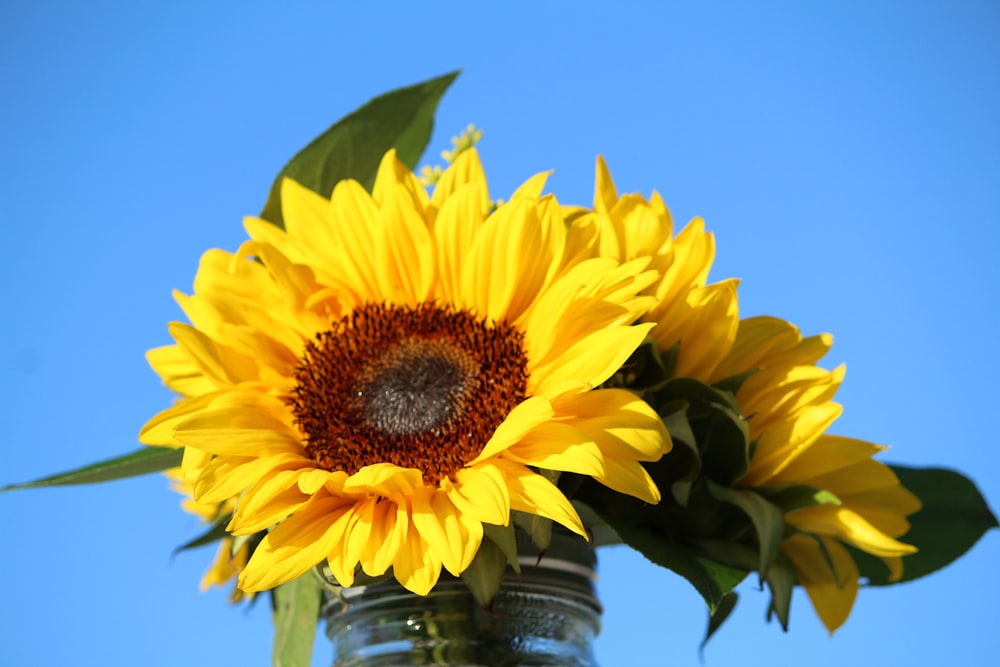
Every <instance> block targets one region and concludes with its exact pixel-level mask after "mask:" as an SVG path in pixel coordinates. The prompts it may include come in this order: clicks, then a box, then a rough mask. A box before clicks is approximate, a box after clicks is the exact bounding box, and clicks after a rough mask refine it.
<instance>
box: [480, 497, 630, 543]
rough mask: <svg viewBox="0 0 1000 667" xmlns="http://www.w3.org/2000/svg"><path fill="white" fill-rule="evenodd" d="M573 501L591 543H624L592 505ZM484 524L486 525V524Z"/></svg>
mask: <svg viewBox="0 0 1000 667" xmlns="http://www.w3.org/2000/svg"><path fill="white" fill-rule="evenodd" d="M571 502H572V503H573V509H575V510H576V513H577V514H578V515H579V516H580V521H582V522H583V527H584V528H586V529H587V535H588V536H589V537H590V543H591V544H592V545H593V546H594V548H597V547H606V546H610V545H613V544H621V543H622V538H620V537H619V536H618V533H616V532H615V529H614V528H612V527H611V526H610V525H608V523H607V522H606V521H605V520H604V519H603V518H601V516H600V515H598V514H597V512H595V511H594V510H592V509H590V505H588V504H586V503H583V502H580V501H578V500H572V501H571ZM483 525H484V526H485V525H486V524H483Z"/></svg>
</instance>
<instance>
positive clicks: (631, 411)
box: [553, 389, 672, 461]
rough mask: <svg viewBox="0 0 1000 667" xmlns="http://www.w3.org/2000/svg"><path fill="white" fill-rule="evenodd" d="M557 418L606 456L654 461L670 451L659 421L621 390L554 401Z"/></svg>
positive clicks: (667, 437) (643, 402)
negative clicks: (582, 434)
mask: <svg viewBox="0 0 1000 667" xmlns="http://www.w3.org/2000/svg"><path fill="white" fill-rule="evenodd" d="M553 407H554V408H555V410H556V414H557V418H558V419H560V420H567V421H568V422H569V423H571V424H572V425H573V426H574V427H576V428H578V429H580V430H581V431H583V432H584V433H586V434H587V435H588V436H589V437H590V438H591V439H592V440H593V442H595V443H596V444H597V446H598V447H599V448H600V449H601V452H603V453H604V454H605V455H607V456H611V457H613V458H617V459H635V460H637V461H657V460H659V459H660V457H661V456H663V455H664V454H666V453H667V452H668V451H670V448H671V446H672V444H671V441H670V434H669V433H667V429H666V427H665V426H664V425H663V420H662V419H661V418H660V416H659V415H658V414H657V413H656V411H655V410H653V408H651V407H650V406H649V404H648V403H646V402H645V401H644V400H642V399H641V398H639V397H638V396H636V395H635V394H633V393H632V392H630V391H627V390H624V389H597V390H595V391H588V392H584V393H580V394H575V395H568V396H565V397H562V398H560V399H559V400H557V401H556V402H555V403H554V404H553Z"/></svg>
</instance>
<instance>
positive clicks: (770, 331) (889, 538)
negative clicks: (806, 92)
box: [568, 158, 920, 632]
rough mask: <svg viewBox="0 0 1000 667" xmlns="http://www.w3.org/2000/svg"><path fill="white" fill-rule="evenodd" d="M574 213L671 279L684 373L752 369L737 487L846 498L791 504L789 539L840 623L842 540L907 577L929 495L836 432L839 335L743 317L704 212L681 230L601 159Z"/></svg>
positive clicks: (662, 311)
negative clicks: (744, 460) (590, 200)
mask: <svg viewBox="0 0 1000 667" xmlns="http://www.w3.org/2000/svg"><path fill="white" fill-rule="evenodd" d="M568 220H569V221H570V224H571V227H572V226H581V227H586V228H594V231H592V232H590V233H589V235H588V234H582V236H581V238H582V239H583V240H582V241H579V242H577V245H578V246H581V247H585V248H587V249H588V250H589V251H590V252H591V253H592V254H596V255H598V256H602V257H612V258H618V259H623V260H624V259H632V258H636V257H642V256H652V257H653V261H652V264H651V266H652V267H653V268H655V269H657V270H658V271H659V272H660V273H661V276H662V277H661V279H660V281H659V282H658V283H655V284H654V285H653V286H652V287H651V288H649V290H647V292H649V293H653V294H654V295H655V297H656V299H657V304H656V305H655V306H654V307H653V308H651V309H650V311H649V312H648V313H646V314H645V315H643V317H642V319H643V320H644V321H649V322H655V323H657V327H656V328H655V329H654V330H653V332H652V333H651V336H652V337H653V339H654V340H655V342H656V344H657V347H658V348H659V349H660V350H661V351H667V350H670V349H672V348H675V346H677V355H678V356H677V365H676V367H675V369H674V375H676V376H688V377H693V378H696V379H698V380H701V381H703V382H706V383H710V384H711V383H716V382H719V381H721V380H724V379H726V378H730V377H733V376H738V375H741V374H744V373H747V372H748V371H753V373H752V374H751V375H750V376H749V377H748V378H747V379H746V380H745V381H744V382H743V384H742V385H741V387H740V389H739V391H738V392H737V393H736V401H737V404H738V405H739V407H740V411H741V413H742V414H743V415H745V416H746V418H747V420H748V425H749V429H750V438H751V441H752V442H755V449H754V451H753V455H752V457H751V460H750V469H749V471H748V472H747V474H746V475H745V476H744V477H743V478H742V479H740V480H739V481H738V482H737V486H741V487H744V488H757V489H766V488H767V487H778V486H782V485H807V486H812V487H815V488H817V489H821V490H825V491H828V492H830V493H831V494H833V496H835V497H836V503H839V504H834V503H831V504H821V505H816V506H813V507H806V508H801V509H796V510H794V511H791V512H789V513H787V514H786V516H785V520H786V522H787V523H788V524H790V525H791V526H793V527H794V528H796V529H798V531H800V532H796V533H795V534H793V535H792V536H791V537H789V538H788V539H786V540H785V541H784V542H783V543H782V545H781V550H782V552H783V553H784V554H785V556H787V557H788V559H789V560H790V561H791V563H792V565H793V567H794V568H795V570H796V574H797V576H798V580H799V582H800V583H801V584H802V585H803V586H804V587H805V589H806V591H807V593H808V595H809V597H810V599H811V601H812V603H813V606H814V607H815V609H816V611H817V614H818V615H819V616H820V618H821V620H822V621H823V623H824V624H825V625H826V627H827V628H828V629H829V630H830V631H831V632H833V631H834V630H835V629H836V628H838V627H839V626H840V625H841V624H842V623H843V622H844V621H845V620H846V618H847V615H848V613H849V612H850V609H851V606H852V605H853V602H854V599H855V596H856V595H857V590H858V578H859V575H858V570H857V567H856V565H855V563H854V561H853V559H852V558H851V556H850V554H849V552H848V551H847V550H846V549H845V548H844V546H843V545H842V543H844V544H849V545H851V546H854V547H856V548H858V549H861V550H863V551H866V552H868V553H871V554H873V555H876V556H879V557H881V558H883V559H884V560H885V562H886V564H887V565H888V566H889V567H890V569H891V571H892V572H893V574H894V575H895V576H896V577H898V576H901V574H902V564H901V562H900V557H901V556H903V555H905V554H908V553H913V552H914V551H916V549H915V548H914V547H912V546H909V545H906V544H903V543H901V542H899V541H897V540H895V539H893V538H896V537H900V536H902V535H903V534H905V533H906V531H907V530H908V529H909V523H908V522H907V521H906V516H908V515H909V514H912V513H913V512H915V511H917V510H918V509H919V508H920V503H919V501H918V500H917V498H916V497H915V496H914V495H913V494H911V493H910V492H908V491H907V490H906V489H904V488H903V487H902V486H901V485H900V484H899V480H898V479H897V478H896V476H895V474H894V473H893V472H892V471H891V470H890V469H889V468H888V467H886V466H885V465H883V464H881V463H879V462H877V461H875V460H873V459H872V456H873V455H875V454H877V453H878V452H879V451H882V450H883V449H884V447H879V446H877V445H873V444H871V443H868V442H863V441H860V440H853V439H850V438H843V437H839V436H833V435H826V434H825V432H826V430H827V429H828V428H829V427H830V426H831V425H832V424H833V422H834V420H836V418H837V417H838V416H839V415H840V412H841V407H840V406H839V405H837V404H836V403H833V402H832V398H833V396H834V394H835V393H836V391H837V389H838V387H839V386H840V383H841V381H842V380H843V376H844V369H843V367H840V368H837V369H835V370H833V371H828V370H825V369H822V368H819V367H818V366H816V362H817V361H819V359H820V358H822V357H823V356H824V355H825V354H826V352H827V351H828V350H829V349H830V346H831V344H832V338H831V337H830V336H829V335H821V336H814V337H810V338H802V336H801V334H800V333H799V331H798V329H796V328H795V327H794V326H793V325H791V324H789V323H788V322H785V321H783V320H780V319H777V318H770V317H753V318H747V319H744V320H739V315H738V309H737V301H736V286H737V283H736V281H734V280H728V281H722V282H719V283H714V284H711V285H706V284H705V280H706V278H707V275H708V271H709V268H710V266H711V263H712V260H713V259H714V244H713V241H712V237H711V235H710V234H708V233H706V232H705V231H704V226H703V223H702V222H701V220H698V219H696V220H694V221H693V222H692V223H691V224H689V225H688V226H687V227H686V228H685V229H684V230H683V231H681V233H680V234H678V235H677V237H676V238H671V236H672V228H671V224H670V214H669V212H668V211H667V209H666V207H665V206H664V205H663V202H662V200H661V199H660V197H659V195H657V194H655V193H654V194H653V196H652V198H651V200H650V201H647V200H645V199H644V198H643V197H641V196H640V195H624V196H622V197H619V196H618V194H617V191H616V189H615V186H614V183H613V182H612V180H611V176H610V174H609V173H608V170H607V167H606V166H605V164H604V162H603V160H601V159H600V158H598V162H597V178H596V187H595V195H594V209H593V211H592V212H589V213H581V212H580V211H569V215H568ZM581 221H583V222H582V223H581ZM571 237H572V234H571Z"/></svg>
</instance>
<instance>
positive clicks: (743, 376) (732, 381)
mask: <svg viewBox="0 0 1000 667" xmlns="http://www.w3.org/2000/svg"><path fill="white" fill-rule="evenodd" d="M756 372H757V369H756V368H751V369H750V370H748V371H743V372H742V373H737V374H736V375H730V376H729V377H727V378H723V379H721V380H719V381H718V382H715V383H713V384H712V386H713V387H715V388H716V389H718V390H719V391H726V392H729V393H730V394H732V395H733V396H735V395H736V392H738V391H739V390H740V389H741V388H742V387H743V383H744V382H746V381H747V378H749V377H750V376H751V375H753V374H754V373H756Z"/></svg>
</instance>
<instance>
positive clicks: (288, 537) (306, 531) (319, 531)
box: [239, 496, 352, 592]
mask: <svg viewBox="0 0 1000 667" xmlns="http://www.w3.org/2000/svg"><path fill="white" fill-rule="evenodd" d="M351 507H352V505H351V504H345V503H344V501H343V500H341V499H339V498H332V497H329V496H326V497H318V496H316V497H314V499H313V500H312V501H311V502H310V504H309V508H308V509H309V511H308V512H302V513H301V514H295V515H293V516H290V517H289V518H288V519H286V520H285V521H284V522H282V523H281V524H280V525H278V526H276V527H275V528H274V530H272V531H271V532H269V533H268V534H267V535H266V536H265V537H264V539H263V540H261V542H260V544H259V545H257V548H256V549H255V550H254V553H253V556H252V557H251V558H250V562H248V563H247V566H246V567H245V568H244V569H243V572H241V573H240V579H239V587H240V589H242V590H244V591H246V592H259V591H265V590H268V589H271V588H274V587H275V586H277V585H278V584H281V583H284V582H286V581H291V580H293V579H295V578H297V577H299V576H300V575H302V574H305V573H306V572H307V571H308V570H310V569H312V568H313V567H315V566H316V565H318V564H319V563H320V562H322V561H323V559H324V558H326V556H327V554H328V553H329V552H330V551H331V550H332V549H333V547H334V545H335V544H337V542H338V541H339V540H340V539H341V538H342V533H341V530H342V528H343V524H342V523H340V522H338V519H340V518H341V517H343V516H344V515H345V514H346V513H347V512H348V511H350V509H351Z"/></svg>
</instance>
